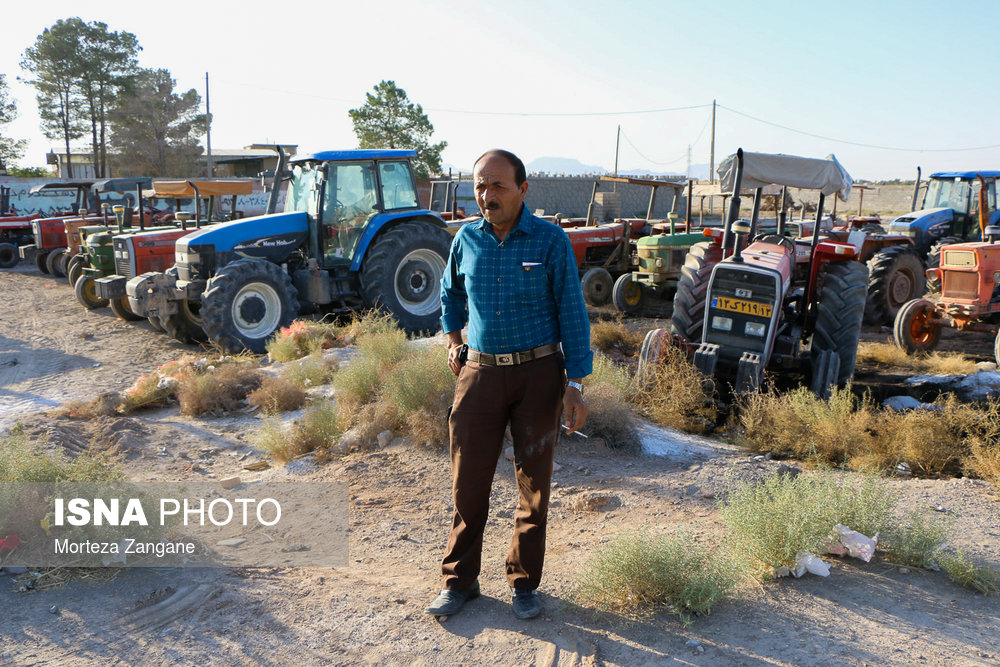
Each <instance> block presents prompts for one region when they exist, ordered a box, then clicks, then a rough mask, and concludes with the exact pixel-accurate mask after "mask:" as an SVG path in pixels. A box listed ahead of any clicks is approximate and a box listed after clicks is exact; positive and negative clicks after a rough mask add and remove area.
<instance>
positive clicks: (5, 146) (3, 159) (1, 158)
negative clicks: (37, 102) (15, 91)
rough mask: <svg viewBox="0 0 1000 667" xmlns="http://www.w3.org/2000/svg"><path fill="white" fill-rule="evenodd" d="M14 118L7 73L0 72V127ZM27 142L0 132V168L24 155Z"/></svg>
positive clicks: (14, 110) (9, 164) (15, 110)
mask: <svg viewBox="0 0 1000 667" xmlns="http://www.w3.org/2000/svg"><path fill="white" fill-rule="evenodd" d="M15 118H17V103H16V102H14V100H12V99H11V98H10V90H9V89H8V88H7V75H6V74H0V127H2V126H4V125H7V124H8V123H10V122H11V121H13V120H14V119H15ZM27 144H28V142H27V141H25V140H24V139H11V138H10V137H5V136H3V135H2V134H0V168H3V167H4V166H7V167H13V164H14V162H15V161H17V160H18V159H20V157H21V156H22V155H24V147H25V146H26V145H27Z"/></svg>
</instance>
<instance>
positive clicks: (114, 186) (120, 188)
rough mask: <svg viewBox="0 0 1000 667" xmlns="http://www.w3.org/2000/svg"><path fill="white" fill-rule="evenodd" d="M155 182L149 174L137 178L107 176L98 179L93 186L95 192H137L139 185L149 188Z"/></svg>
mask: <svg viewBox="0 0 1000 667" xmlns="http://www.w3.org/2000/svg"><path fill="white" fill-rule="evenodd" d="M152 184H153V179H152V178H150V177H148V176H140V177H136V178H106V179H104V180H103V181H97V182H96V183H94V185H93V186H92V189H93V191H94V194H101V193H103V192H135V189H136V188H137V187H139V186H142V187H143V188H148V187H150V186H151V185H152Z"/></svg>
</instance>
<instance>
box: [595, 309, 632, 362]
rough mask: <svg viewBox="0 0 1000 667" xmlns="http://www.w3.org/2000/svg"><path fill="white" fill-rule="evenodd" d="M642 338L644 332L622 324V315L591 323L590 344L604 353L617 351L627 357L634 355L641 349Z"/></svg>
mask: <svg viewBox="0 0 1000 667" xmlns="http://www.w3.org/2000/svg"><path fill="white" fill-rule="evenodd" d="M642 339H643V334H641V333H639V332H637V331H631V330H629V329H628V327H626V326H625V325H624V324H622V319H621V317H618V318H616V319H614V320H602V321H600V322H594V323H592V324H591V325H590V346H591V347H592V348H594V349H595V350H597V351H599V352H602V353H604V354H608V353H609V352H611V351H616V352H619V353H621V354H623V355H624V356H626V357H633V356H635V355H636V353H637V352H638V351H639V347H640V346H641V345H642Z"/></svg>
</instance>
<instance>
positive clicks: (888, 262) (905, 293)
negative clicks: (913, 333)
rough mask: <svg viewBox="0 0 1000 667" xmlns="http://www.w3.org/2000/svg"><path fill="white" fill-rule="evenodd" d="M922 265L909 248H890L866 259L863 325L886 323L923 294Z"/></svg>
mask: <svg viewBox="0 0 1000 667" xmlns="http://www.w3.org/2000/svg"><path fill="white" fill-rule="evenodd" d="M926 283H927V278H926V277H925V276H924V263H923V261H922V260H921V259H920V255H918V254H917V250H916V248H914V247H912V246H890V247H888V248H884V249H883V250H880V251H878V252H877V253H875V255H874V256H873V257H872V258H871V259H870V260H868V301H867V303H866V304H865V322H866V323H867V324H889V323H891V322H892V321H893V318H895V317H896V313H898V312H899V309H900V308H901V307H902V306H903V304H904V303H906V302H907V301H911V300H913V299H916V298H918V297H920V296H921V295H923V293H924V290H925V289H926Z"/></svg>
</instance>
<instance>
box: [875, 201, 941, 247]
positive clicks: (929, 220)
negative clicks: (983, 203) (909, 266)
mask: <svg viewBox="0 0 1000 667" xmlns="http://www.w3.org/2000/svg"><path fill="white" fill-rule="evenodd" d="M954 217H955V212H954V211H953V210H952V209H950V208H948V207H943V208H926V209H924V210H922V211H911V212H910V213H907V214H906V215H901V216H899V217H898V218H896V219H895V220H893V221H892V222H891V223H889V229H888V232H889V233H890V234H900V235H902V236H908V237H910V238H911V239H913V243H914V244H915V245H916V246H917V249H918V250H919V251H920V252H921V253H926V252H927V251H928V250H929V249H930V247H931V246H932V245H933V244H934V242H935V241H936V240H938V239H939V238H941V237H942V236H946V235H947V234H948V231H949V230H950V229H951V223H952V220H953V219H954Z"/></svg>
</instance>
